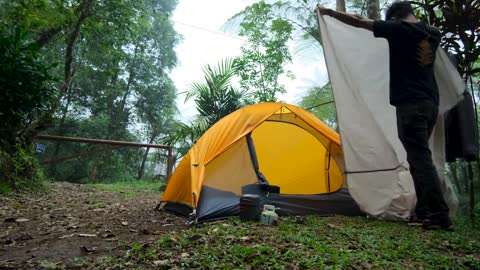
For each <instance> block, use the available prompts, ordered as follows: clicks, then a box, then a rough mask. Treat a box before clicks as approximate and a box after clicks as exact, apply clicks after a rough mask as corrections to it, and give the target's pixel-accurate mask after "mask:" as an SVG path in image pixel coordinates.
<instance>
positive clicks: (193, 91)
mask: <svg viewBox="0 0 480 270" xmlns="http://www.w3.org/2000/svg"><path fill="white" fill-rule="evenodd" d="M203 72H204V74H205V81H204V82H194V83H192V84H191V85H190V90H189V91H187V93H186V98H185V101H187V100H189V99H190V98H192V97H193V98H194V101H195V104H196V108H197V111H198V112H199V113H200V116H201V117H203V118H204V119H205V121H206V122H207V126H208V127H210V126H212V125H213V124H215V123H216V122H217V121H218V120H220V119H222V118H223V117H224V116H226V115H228V114H230V113H231V112H233V111H235V110H237V109H239V108H240V107H242V105H243V101H242V98H243V97H244V96H245V95H246V92H245V91H240V90H238V89H236V88H235V87H233V86H232V79H233V78H234V76H235V74H236V72H237V66H236V62H235V60H232V59H228V58H227V59H223V60H221V61H220V62H219V63H218V65H217V66H214V67H211V66H210V65H207V66H206V67H205V68H204V69H203Z"/></svg>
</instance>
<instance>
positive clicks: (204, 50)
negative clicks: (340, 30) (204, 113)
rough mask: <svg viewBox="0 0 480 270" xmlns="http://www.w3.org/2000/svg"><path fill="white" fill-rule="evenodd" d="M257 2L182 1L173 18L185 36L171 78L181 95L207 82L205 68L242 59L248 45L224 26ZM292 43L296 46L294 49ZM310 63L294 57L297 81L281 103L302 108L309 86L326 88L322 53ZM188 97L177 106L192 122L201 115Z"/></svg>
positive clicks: (291, 83)
mask: <svg viewBox="0 0 480 270" xmlns="http://www.w3.org/2000/svg"><path fill="white" fill-rule="evenodd" d="M254 2H255V1H253V0H202V1H198V0H180V1H179V4H178V6H177V8H176V10H175V12H174V14H173V18H172V19H173V21H174V27H175V30H176V31H177V32H178V33H179V34H181V35H182V36H183V40H182V42H181V43H180V44H179V45H178V46H177V47H176V48H175V50H176V52H177V57H178V61H179V63H178V65H177V67H176V68H175V69H174V70H173V72H172V74H171V77H172V79H173V81H174V82H175V85H176V87H177V89H178V92H179V93H181V92H184V91H186V90H187V88H188V86H189V85H190V84H191V83H192V82H195V81H201V80H202V79H203V72H202V68H203V67H204V66H205V65H208V64H210V65H216V64H217V63H218V62H219V61H220V60H221V59H223V58H232V57H235V56H239V55H241V52H240V47H241V46H242V45H244V44H245V41H244V40H243V39H242V38H241V37H236V36H235V35H234V34H232V33H224V32H223V31H222V29H221V28H222V25H223V24H224V23H225V22H226V21H227V20H228V19H229V18H230V17H232V16H233V15H235V14H236V13H238V12H240V11H242V10H243V9H244V8H245V7H246V6H248V5H250V4H252V3H254ZM293 43H294V42H292V46H293ZM313 54H314V55H312V57H311V58H310V60H309V61H306V60H305V57H297V56H295V55H294V59H293V63H292V64H291V65H289V67H288V69H289V70H291V71H292V72H293V74H294V75H295V77H296V78H295V80H289V79H285V80H282V82H283V83H284V85H285V86H286V89H287V93H286V94H285V95H282V96H280V97H279V99H280V100H281V101H285V102H287V103H292V104H298V102H299V101H300V100H301V97H302V96H303V95H304V94H305V92H306V90H307V89H308V86H312V85H319V84H324V83H325V82H326V80H327V72H326V67H325V63H324V61H323V55H322V52H321V51H318V52H315V53H313ZM184 101H185V96H184V95H179V96H178V98H177V106H178V108H179V109H180V112H181V119H182V120H190V119H192V118H193V116H195V115H196V114H197V112H196V110H195V106H194V103H193V101H189V102H188V103H186V104H185V103H184Z"/></svg>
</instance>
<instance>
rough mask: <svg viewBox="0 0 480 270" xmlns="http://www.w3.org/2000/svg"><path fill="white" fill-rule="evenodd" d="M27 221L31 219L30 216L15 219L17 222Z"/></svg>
mask: <svg viewBox="0 0 480 270" xmlns="http://www.w3.org/2000/svg"><path fill="white" fill-rule="evenodd" d="M27 221H29V219H28V218H17V219H15V222H19V223H20V222H27Z"/></svg>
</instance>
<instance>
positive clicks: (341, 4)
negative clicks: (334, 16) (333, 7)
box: [337, 0, 347, 12]
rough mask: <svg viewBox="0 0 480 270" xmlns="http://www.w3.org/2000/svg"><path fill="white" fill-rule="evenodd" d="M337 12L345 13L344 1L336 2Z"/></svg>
mask: <svg viewBox="0 0 480 270" xmlns="http://www.w3.org/2000/svg"><path fill="white" fill-rule="evenodd" d="M337 11H340V12H346V11H347V10H346V8H345V0H337Z"/></svg>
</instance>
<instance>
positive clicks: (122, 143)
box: [35, 135, 173, 182]
mask: <svg viewBox="0 0 480 270" xmlns="http://www.w3.org/2000/svg"><path fill="white" fill-rule="evenodd" d="M35 139H36V140H39V141H64V142H78V143H96V144H108V145H116V146H132V147H152V148H161V149H167V151H168V155H167V175H166V177H167V182H168V180H169V179H170V177H171V176H172V171H173V164H172V163H173V149H172V147H171V146H170V145H164V144H151V143H137V142H125V141H113V140H102V139H90V138H79V137H64V136H53V135H37V136H36V137H35Z"/></svg>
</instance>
